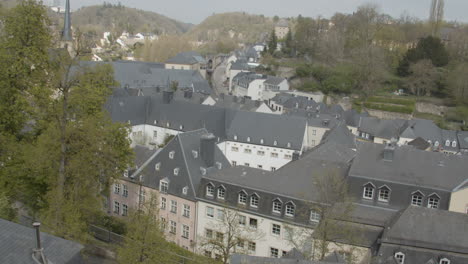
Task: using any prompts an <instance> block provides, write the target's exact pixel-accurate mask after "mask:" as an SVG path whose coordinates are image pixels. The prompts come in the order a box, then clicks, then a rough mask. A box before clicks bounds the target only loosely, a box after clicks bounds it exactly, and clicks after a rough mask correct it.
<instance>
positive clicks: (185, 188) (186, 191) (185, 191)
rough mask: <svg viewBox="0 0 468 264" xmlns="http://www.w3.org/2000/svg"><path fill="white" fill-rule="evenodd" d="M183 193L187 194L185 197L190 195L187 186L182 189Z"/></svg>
mask: <svg viewBox="0 0 468 264" xmlns="http://www.w3.org/2000/svg"><path fill="white" fill-rule="evenodd" d="M182 193H183V194H185V195H186V194H187V193H188V187H187V186H185V187H184V188H182Z"/></svg>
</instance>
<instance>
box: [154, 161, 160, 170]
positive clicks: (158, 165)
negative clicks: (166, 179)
mask: <svg viewBox="0 0 468 264" xmlns="http://www.w3.org/2000/svg"><path fill="white" fill-rule="evenodd" d="M154 169H155V170H156V171H159V170H160V169H161V162H158V163H156V165H154Z"/></svg>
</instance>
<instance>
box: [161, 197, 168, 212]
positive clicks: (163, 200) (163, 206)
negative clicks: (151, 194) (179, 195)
mask: <svg viewBox="0 0 468 264" xmlns="http://www.w3.org/2000/svg"><path fill="white" fill-rule="evenodd" d="M166 204H167V200H166V198H164V197H161V209H162V210H166Z"/></svg>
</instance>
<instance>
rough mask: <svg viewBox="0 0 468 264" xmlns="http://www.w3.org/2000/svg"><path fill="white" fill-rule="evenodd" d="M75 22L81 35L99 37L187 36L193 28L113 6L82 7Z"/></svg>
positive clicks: (155, 14)
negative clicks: (126, 34)
mask: <svg viewBox="0 0 468 264" xmlns="http://www.w3.org/2000/svg"><path fill="white" fill-rule="evenodd" d="M72 21H73V22H72V23H73V26H74V27H79V28H80V30H81V31H83V32H95V33H96V34H98V35H101V34H102V33H103V32H105V31H114V32H117V33H121V32H123V31H128V32H130V33H138V32H144V33H155V34H158V35H159V34H163V33H165V34H183V33H185V32H187V31H188V30H189V29H190V28H191V27H192V24H187V23H183V22H180V21H177V20H174V19H171V18H168V17H166V16H163V15H160V14H157V13H154V12H149V11H143V10H139V9H136V8H129V7H124V6H121V5H111V4H104V5H98V6H87V7H82V8H80V9H78V10H77V11H76V12H73V14H72Z"/></svg>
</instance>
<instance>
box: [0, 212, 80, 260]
mask: <svg viewBox="0 0 468 264" xmlns="http://www.w3.org/2000/svg"><path fill="white" fill-rule="evenodd" d="M39 226H40V224H38V225H35V226H34V228H33V227H26V226H22V225H20V224H16V223H13V222H10V221H7V220H4V219H0V230H1V231H2V232H0V263H22V264H37V263H42V258H45V259H46V260H47V261H48V263H66V264H84V263H85V259H84V257H83V256H82V250H83V249H84V246H83V245H81V244H79V243H76V242H73V241H69V240H65V239H63V238H60V237H56V236H52V235H50V234H47V233H44V232H40V231H39ZM38 239H39V241H37V240H38ZM38 242H40V248H38V247H39V246H38Z"/></svg>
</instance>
